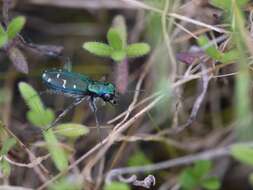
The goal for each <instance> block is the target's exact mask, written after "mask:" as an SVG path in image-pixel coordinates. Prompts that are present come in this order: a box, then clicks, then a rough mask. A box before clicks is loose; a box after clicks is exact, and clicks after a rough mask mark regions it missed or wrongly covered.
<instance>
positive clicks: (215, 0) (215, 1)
mask: <svg viewBox="0 0 253 190" xmlns="http://www.w3.org/2000/svg"><path fill="white" fill-rule="evenodd" d="M211 4H212V5H213V6H215V7H218V8H220V9H224V10H229V9H230V7H231V0H222V1H221V0H211Z"/></svg>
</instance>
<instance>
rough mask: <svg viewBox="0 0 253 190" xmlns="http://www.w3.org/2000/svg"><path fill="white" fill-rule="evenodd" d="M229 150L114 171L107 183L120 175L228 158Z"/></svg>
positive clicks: (213, 151) (214, 150)
mask: <svg viewBox="0 0 253 190" xmlns="http://www.w3.org/2000/svg"><path fill="white" fill-rule="evenodd" d="M229 148H230V147H223V148H218V149H213V150H208V151H204V152H201V153H198V154H195V155H189V156H184V157H181V158H176V159H172V160H167V161H164V162H159V163H157V164H152V165H146V166H142V167H126V168H117V169H113V170H111V171H109V172H108V173H107V175H106V183H111V182H112V181H113V179H114V178H115V177H117V176H118V175H125V174H132V173H134V174H136V173H144V172H151V171H158V170H163V169H168V168H172V167H176V166H181V165H188V164H192V163H193V162H195V161H197V160H210V159H214V158H218V157H222V156H228V155H229Z"/></svg>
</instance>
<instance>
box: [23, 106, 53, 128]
mask: <svg viewBox="0 0 253 190" xmlns="http://www.w3.org/2000/svg"><path fill="white" fill-rule="evenodd" d="M26 114H27V119H28V120H29V122H31V123H32V124H33V125H34V126H37V127H40V128H47V126H49V125H50V124H51V123H52V122H53V121H54V119H55V115H54V112H53V111H52V110H51V109H49V108H47V109H44V110H42V111H40V112H37V111H34V110H29V111H28V112H27V113H26Z"/></svg>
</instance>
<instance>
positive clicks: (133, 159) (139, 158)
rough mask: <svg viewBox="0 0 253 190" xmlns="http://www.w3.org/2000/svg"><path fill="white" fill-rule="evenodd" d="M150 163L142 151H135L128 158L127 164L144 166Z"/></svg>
mask: <svg viewBox="0 0 253 190" xmlns="http://www.w3.org/2000/svg"><path fill="white" fill-rule="evenodd" d="M151 163H152V162H151V161H150V160H149V159H148V158H147V156H146V155H145V154H144V153H143V152H142V151H138V152H136V153H135V154H133V155H132V156H130V158H129V159H128V166H144V165H148V164H151Z"/></svg>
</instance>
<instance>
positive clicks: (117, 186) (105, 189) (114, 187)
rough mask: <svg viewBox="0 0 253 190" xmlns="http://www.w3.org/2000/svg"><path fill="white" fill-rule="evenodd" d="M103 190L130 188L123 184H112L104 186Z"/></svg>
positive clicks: (128, 189)
mask: <svg viewBox="0 0 253 190" xmlns="http://www.w3.org/2000/svg"><path fill="white" fill-rule="evenodd" d="M104 190H130V187H129V186H128V185H127V184H125V183H120V182H112V183H110V184H106V185H105V187H104Z"/></svg>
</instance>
